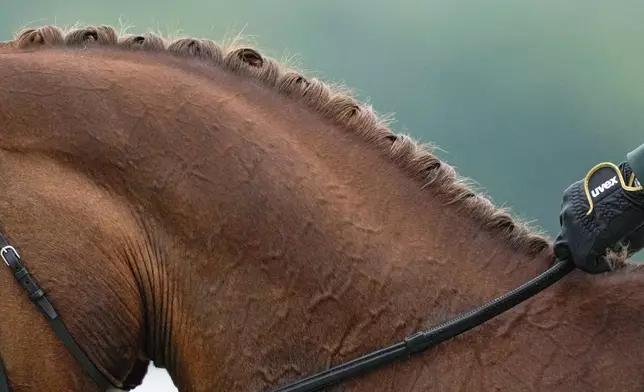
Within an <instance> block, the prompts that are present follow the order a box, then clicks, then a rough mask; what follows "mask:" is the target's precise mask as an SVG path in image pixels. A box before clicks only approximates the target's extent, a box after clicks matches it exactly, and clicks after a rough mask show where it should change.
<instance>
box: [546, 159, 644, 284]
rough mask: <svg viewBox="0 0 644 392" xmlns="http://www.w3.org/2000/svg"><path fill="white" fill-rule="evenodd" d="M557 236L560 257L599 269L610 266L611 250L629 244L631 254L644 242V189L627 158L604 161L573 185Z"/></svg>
mask: <svg viewBox="0 0 644 392" xmlns="http://www.w3.org/2000/svg"><path fill="white" fill-rule="evenodd" d="M559 223H560V224H561V233H560V234H559V236H558V237H557V238H556V240H555V244H554V252H555V256H557V258H558V259H571V260H572V262H573V263H574V264H575V265H576V266H577V267H578V268H579V269H581V270H583V271H586V272H588V273H592V274H596V273H601V272H606V271H609V270H610V269H611V265H610V263H609V261H608V260H607V258H606V253H607V251H608V250H609V249H612V250H614V251H619V250H620V248H621V246H622V245H626V246H628V254H629V255H631V254H633V253H635V252H638V251H639V250H641V249H642V248H643V247H644V226H643V224H644V190H643V189H642V186H641V185H640V183H639V181H638V180H637V179H636V178H635V175H634V173H633V171H632V170H631V168H630V166H629V164H628V163H626V162H624V163H622V164H620V165H619V166H616V165H614V164H612V163H602V164H599V165H597V166H595V167H594V168H592V169H591V170H590V171H589V172H588V174H587V175H586V178H585V179H584V180H579V181H577V182H575V183H573V184H572V185H571V186H569V187H568V188H567V189H566V190H565V192H564V196H563V203H562V208H561V214H560V216H559Z"/></svg>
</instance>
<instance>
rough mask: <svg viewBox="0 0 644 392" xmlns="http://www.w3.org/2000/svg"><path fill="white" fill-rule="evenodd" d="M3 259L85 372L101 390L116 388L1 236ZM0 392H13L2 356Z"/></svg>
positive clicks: (0, 249)
mask: <svg viewBox="0 0 644 392" xmlns="http://www.w3.org/2000/svg"><path fill="white" fill-rule="evenodd" d="M0 257H2V259H3V260H4V263H5V264H6V265H7V266H8V267H9V268H10V269H11V272H12V273H13V276H14V278H15V279H16V281H18V283H20V286H22V288H24V289H25V290H26V291H27V294H28V295H29V299H30V300H31V302H32V303H33V304H34V305H36V308H37V309H38V310H39V311H40V313H42V315H43V316H45V318H46V319H47V321H49V323H50V325H51V327H52V329H53V330H54V334H55V335H56V336H57V337H58V338H59V339H60V340H61V341H62V342H63V343H64V344H65V346H66V347H67V349H68V350H69V352H70V353H71V354H72V356H73V357H74V358H75V359H76V361H78V363H79V364H80V366H81V368H82V369H83V371H84V372H85V373H86V374H87V375H88V376H89V377H90V378H91V379H92V380H94V382H95V383H96V385H98V386H99V388H101V390H107V389H108V388H113V386H112V384H111V383H110V382H109V381H108V380H107V378H105V376H104V375H103V374H102V373H101V372H100V371H99V370H98V369H97V368H96V366H94V364H93V363H92V361H91V360H90V359H89V358H88V357H87V355H86V354H85V353H84V352H83V350H82V349H81V348H80V346H79V345H78V343H76V341H75V340H74V338H72V335H71V334H70V333H69V331H68V330H67V327H66V326H65V323H63V320H62V319H61V318H60V317H59V315H58V312H56V310H55V309H54V307H53V305H52V304H51V302H50V301H49V299H48V298H47V296H46V295H45V292H44V291H43V289H42V288H40V287H39V286H38V283H37V282H36V281H35V280H34V279H33V278H32V277H31V275H30V273H29V270H28V269H27V267H25V266H24V265H23V264H22V263H21V261H20V255H19V254H18V251H16V249H15V248H14V247H13V246H11V245H10V244H9V241H8V240H7V238H6V237H5V236H4V235H2V234H0ZM0 392H11V387H10V386H9V381H8V376H7V370H6V368H5V365H4V361H3V360H2V357H1V356H0Z"/></svg>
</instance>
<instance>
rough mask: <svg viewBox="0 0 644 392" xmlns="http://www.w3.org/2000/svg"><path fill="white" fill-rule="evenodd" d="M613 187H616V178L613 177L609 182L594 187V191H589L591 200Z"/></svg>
mask: <svg viewBox="0 0 644 392" xmlns="http://www.w3.org/2000/svg"><path fill="white" fill-rule="evenodd" d="M614 185H617V176H613V177H612V178H611V179H610V180H608V181H606V182H604V183H603V184H601V185H600V186H598V187H596V188H595V189H593V190H592V191H590V194H591V195H592V196H593V198H595V197H597V196H599V195H601V194H602V193H604V191H605V190H607V189H610V188H612V187H613V186H614Z"/></svg>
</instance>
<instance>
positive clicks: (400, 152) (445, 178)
mask: <svg viewBox="0 0 644 392" xmlns="http://www.w3.org/2000/svg"><path fill="white" fill-rule="evenodd" d="M95 43H97V44H102V45H114V46H120V47H123V48H128V49H138V50H148V51H164V50H167V51H168V52H170V53H171V54H173V55H176V56H185V57H191V58H198V59H201V60H204V61H207V62H208V63H210V64H212V65H213V66H223V67H225V68H227V69H229V70H231V71H235V72H243V73H245V74H248V75H249V76H252V77H255V78H257V79H259V80H261V81H262V82H263V83H265V85H266V86H268V87H271V88H275V89H276V90H277V91H279V92H280V93H282V94H284V95H287V96H289V97H291V98H293V99H297V100H302V101H303V102H306V103H307V104H308V105H309V106H310V107H311V108H312V109H314V110H316V111H317V112H319V113H321V114H323V115H325V116H327V117H328V118H330V119H331V120H333V121H335V122H336V123H337V124H338V125H341V126H343V127H346V128H347V130H349V131H352V132H356V133H358V134H359V135H361V136H362V137H364V138H365V140H366V141H368V142H369V143H371V144H373V145H374V146H376V147H378V148H381V149H383V150H384V151H385V152H386V153H387V154H388V155H389V156H390V157H391V159H392V161H394V162H395V163H396V164H397V165H399V166H400V167H402V168H404V169H405V170H406V171H407V172H408V173H409V174H410V175H411V176H412V177H414V178H416V179H418V180H419V181H421V183H422V186H423V187H424V188H426V189H428V190H429V191H430V192H436V193H438V194H440V195H441V196H442V197H444V201H445V203H447V204H452V203H454V204H457V205H458V206H459V207H462V208H464V209H465V211H466V212H467V213H471V214H472V217H473V218H474V219H476V220H477V221H479V222H480V223H481V224H482V226H483V228H485V229H489V230H492V231H493V232H498V233H501V234H502V235H503V236H505V238H506V239H507V241H508V243H509V244H511V245H512V246H514V247H515V248H516V249H521V248H523V249H527V250H528V251H529V252H533V253H534V254H537V253H539V252H541V251H542V250H544V249H546V248H548V246H549V242H548V239H547V238H545V237H544V236H542V235H540V234H538V233H535V232H534V228H530V227H528V226H527V225H526V224H524V223H522V222H519V221H517V220H516V219H514V218H513V217H512V216H511V215H510V214H509V213H508V212H507V211H505V210H503V209H498V208H496V207H495V206H494V205H493V204H492V203H491V202H490V201H489V200H488V199H486V198H485V197H484V196H483V195H481V194H478V193H476V192H475V190H473V189H471V187H470V186H469V185H470V184H469V183H468V181H467V180H466V179H463V178H460V177H459V176H458V174H457V173H456V171H455V170H454V169H453V167H451V166H450V165H448V164H446V163H444V162H441V161H440V160H439V159H438V157H437V156H436V155H434V154H433V153H432V150H431V148H428V146H427V145H420V144H418V143H416V142H415V141H414V140H412V139H411V138H410V137H409V136H407V135H401V134H395V133H394V132H393V131H392V130H391V129H389V128H388V127H387V122H386V121H385V118H384V117H381V116H379V115H378V114H377V113H376V112H375V111H374V110H373V108H372V107H370V106H368V105H366V104H364V103H360V102H357V101H356V100H355V99H354V98H353V97H351V96H350V95H349V94H347V93H345V92H344V89H343V88H342V87H341V86H330V85H329V84H327V83H325V82H323V81H321V80H318V79H309V78H307V77H306V76H304V75H303V74H301V73H300V72H298V71H295V70H292V69H287V68H285V67H283V66H282V65H281V64H279V63H277V62H276V61H275V60H273V59H271V58H268V57H265V56H262V55H261V54H260V53H259V52H258V51H257V50H255V49H253V48H249V47H236V46H231V47H227V48H226V47H221V46H220V45H218V44H217V43H216V42H214V41H212V40H210V39H204V38H177V39H174V40H168V39H166V38H164V37H162V36H160V35H158V34H154V33H151V32H148V33H146V34H142V35H132V34H122V35H119V34H118V33H117V31H116V29H114V28H112V27H109V26H96V27H93V26H89V27H80V28H79V27H73V28H69V29H67V30H63V29H62V28H60V27H57V26H44V27H40V28H31V29H26V30H24V31H22V32H21V33H19V34H18V36H17V38H16V45H17V47H18V48H27V47H33V46H34V45H52V46H57V45H62V44H65V45H68V46H79V45H88V44H95ZM334 87H335V88H334Z"/></svg>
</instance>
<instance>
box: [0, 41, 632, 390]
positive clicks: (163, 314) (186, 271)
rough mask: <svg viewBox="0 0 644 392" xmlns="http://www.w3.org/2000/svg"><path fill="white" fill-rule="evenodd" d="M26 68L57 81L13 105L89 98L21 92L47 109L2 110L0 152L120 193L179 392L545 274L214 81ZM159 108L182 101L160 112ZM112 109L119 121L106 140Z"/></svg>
mask: <svg viewBox="0 0 644 392" xmlns="http://www.w3.org/2000/svg"><path fill="white" fill-rule="evenodd" d="M25 56H27V55H25ZM29 56H32V57H35V58H36V59H38V56H41V57H40V60H39V61H29V60H28V59H23V60H18V59H17V58H16V60H15V61H16V62H17V63H18V64H16V65H15V67H14V68H15V69H16V70H22V69H28V68H30V67H33V68H36V69H37V70H38V68H39V67H41V68H44V69H46V68H47V67H51V66H53V65H52V64H55V67H56V70H57V72H55V73H53V72H32V73H29V75H28V77H27V76H26V75H27V74H26V73H25V74H21V73H20V72H22V71H15V72H14V73H13V74H12V78H10V79H8V80H10V81H11V82H12V83H16V85H17V86H20V89H21V90H20V91H23V90H28V89H32V90H33V91H34V92H40V91H43V90H44V91H54V90H56V89H59V88H60V86H67V85H70V83H69V80H72V78H73V80H74V81H75V83H76V84H74V85H75V86H76V85H78V86H80V87H82V86H83V83H87V84H88V86H89V87H92V88H85V89H83V88H78V89H76V90H74V89H70V90H68V91H66V95H65V100H62V99H59V97H58V96H57V95H51V94H50V95H43V94H33V95H35V96H39V99H41V100H42V102H41V106H42V107H47V108H49V109H50V111H48V112H43V113H41V115H40V116H34V115H33V112H32V111H30V109H32V108H33V105H32V103H31V101H30V100H31V99H33V98H32V95H27V94H25V95H24V96H22V95H18V96H16V97H12V99H11V100H10V101H8V103H9V104H10V105H9V106H10V107H9V106H8V108H7V112H10V113H12V115H13V117H12V118H29V119H30V121H31V123H30V124H29V126H23V125H22V123H20V122H15V123H11V124H10V126H9V127H8V128H7V130H6V131H5V135H4V136H5V139H4V140H5V143H6V145H7V148H9V149H11V148H15V149H19V150H20V151H23V152H25V153H29V152H30V151H34V150H35V151H37V152H39V153H41V152H43V151H45V154H46V155H47V156H52V157H53V158H54V159H57V160H58V159H60V160H62V161H63V162H64V165H65V166H66V167H70V168H71V169H73V170H75V171H77V172H78V173H83V175H85V176H87V177H89V178H90V179H91V181H90V182H91V184H101V186H103V187H105V188H107V189H109V190H110V193H111V194H118V195H120V196H121V197H119V203H124V204H125V205H124V206H122V207H124V208H125V209H127V211H128V212H130V213H131V214H133V215H134V216H135V218H136V219H135V224H134V225H133V226H135V227H136V228H137V230H139V231H141V233H140V234H141V235H140V237H141V238H142V240H141V242H142V243H144V244H145V245H144V246H142V248H141V249H130V247H131V246H134V245H132V244H136V243H138V242H128V244H130V245H128V255H132V256H133V257H132V260H129V262H131V263H133V264H134V266H129V265H128V266H127V268H125V269H124V270H126V271H132V272H133V273H134V277H133V279H135V281H136V282H137V284H136V285H133V287H137V288H139V289H140V290H141V291H142V293H141V296H142V298H143V301H142V303H143V309H142V311H143V312H144V315H143V317H142V318H143V319H144V320H145V323H144V324H145V328H146V330H145V331H144V332H143V335H144V336H145V338H146V339H147V342H146V345H145V351H146V355H147V356H149V357H150V358H152V359H153V360H154V361H155V363H156V364H157V365H160V366H165V367H167V368H168V370H169V372H170V373H171V375H172V376H173V378H174V379H175V381H176V383H177V384H178V385H179V387H186V388H187V389H189V390H195V391H196V390H213V389H220V390H236V389H246V390H248V389H251V390H254V389H258V390H261V389H265V388H268V387H269V386H275V385H277V384H280V383H282V382H285V381H286V380H291V379H293V378H296V377H298V376H302V375H304V374H309V373H311V372H314V371H317V370H322V369H324V368H326V367H327V366H329V365H331V364H335V363H339V362H342V361H345V360H349V359H352V358H355V357H357V356H359V355H361V354H364V353H366V352H368V351H370V350H373V349H376V348H379V347H383V346H385V345H389V344H392V343H395V342H398V341H400V340H401V339H402V338H404V337H405V336H407V335H409V334H411V333H413V332H415V331H417V330H419V329H423V328H425V327H428V326H429V324H432V323H434V322H437V321H440V320H443V319H445V318H446V317H449V316H453V315H456V314H460V313H462V312H464V311H467V310H469V309H471V308H472V307H474V306H477V305H480V304H481V303H483V302H485V301H487V300H489V299H491V298H493V297H495V296H497V295H499V294H502V293H504V292H506V291H507V290H509V289H511V288H513V287H516V286H517V285H519V284H521V283H523V282H525V281H526V280H528V279H530V278H532V277H533V276H535V275H536V274H537V273H539V272H541V271H543V270H545V269H546V268H547V266H548V265H549V264H550V263H551V261H552V258H551V253H550V252H549V251H548V250H546V251H544V252H542V253H540V254H531V253H529V252H527V251H526V250H525V249H523V248H517V247H515V246H513V245H512V244H511V243H510V241H508V240H507V237H504V236H503V235H502V230H491V229H489V228H483V226H484V225H483V224H482V223H481V220H480V219H476V218H477V217H476V216H472V214H471V213H470V212H468V209H461V207H462V206H463V203H455V204H451V205H447V206H446V205H445V203H444V199H443V198H441V197H440V192H439V191H438V190H439V189H438V188H432V186H431V185H430V186H428V187H427V189H422V187H421V184H420V183H419V182H418V181H417V180H415V179H413V178H412V177H411V176H409V175H407V174H406V173H405V172H404V171H403V170H401V169H400V167H398V166H396V165H394V164H392V161H391V160H390V159H389V158H388V157H386V156H383V154H382V152H381V151H379V150H378V149H376V148H373V146H369V145H367V143H365V142H364V141H363V140H362V139H361V138H360V137H358V136H357V135H354V134H348V133H347V132H346V131H345V130H343V129H340V128H339V127H337V126H335V125H331V124H329V123H327V122H324V121H322V120H321V118H320V116H319V115H316V114H314V113H311V111H309V110H305V109H304V108H303V107H302V106H299V105H298V104H297V103H296V102H293V101H289V100H285V99H282V98H280V97H276V96H275V94H274V93H272V92H267V91H266V90H263V89H258V88H257V87H256V86H254V85H252V84H243V85H242V83H240V82H239V81H238V80H237V79H235V78H233V77H231V76H230V75H226V74H222V73H215V74H214V75H212V74H209V75H208V78H204V77H199V76H198V75H197V76H195V75H193V74H187V73H186V72H183V71H182V70H181V69H178V68H177V67H175V68H173V67H167V66H164V65H163V64H160V63H159V62H155V61H156V60H155V61H151V60H149V59H144V58H138V57H137V58H136V61H135V62H127V61H110V57H109V56H106V58H101V59H100V60H98V61H97V58H96V57H95V58H92V57H91V56H84V57H82V58H74V61H60V62H56V61H54V59H55V57H53V56H50V57H49V58H48V59H49V61H43V60H42V56H45V55H43V54H31V55H29ZM56 56H60V58H65V57H67V60H69V57H70V56H73V54H69V53H66V54H65V53H58V54H57V55H56ZM95 56H98V54H95ZM113 56H116V55H113ZM123 56H124V57H125V55H123ZM127 56H132V57H133V56H135V55H133V54H129V55H127ZM116 57H118V56H116ZM5 64H9V65H11V64H10V63H9V60H5ZM78 64H82V65H83V67H81V68H82V69H83V70H85V69H86V70H91V71H87V72H85V73H83V72H81V71H79V69H77V68H76V66H77V65H78ZM193 71H194V73H195V74H198V72H201V71H200V70H193ZM213 72H215V71H213ZM131 73H135V74H136V75H137V77H136V78H131V79H129V80H128V81H127V86H128V89H129V91H136V92H137V93H136V94H131V95H119V96H118V99H117V98H116V97H112V98H113V99H112V100H110V102H111V103H112V106H111V107H112V108H113V109H114V111H113V112H110V113H107V112H106V111H96V112H94V113H93V116H85V115H81V113H80V112H78V110H82V109H81V108H83V107H84V105H83V104H84V103H85V102H87V101H97V102H103V101H104V100H105V99H106V96H107V95H108V94H111V92H110V91H111V89H107V88H106V89H102V90H101V89H97V88H96V86H101V85H104V86H123V85H124V83H125V82H124V81H123V80H122V76H120V75H128V74H131ZM42 75H46V77H44V76H42ZM159 75H163V77H162V79H163V80H164V81H166V82H167V84H166V85H160V84H159V83H158V80H160V78H161V77H160V76H159ZM207 80H214V81H215V83H207V82H206V81H207ZM87 81H91V83H88V82H87ZM150 86H154V88H151V87H150ZM168 86H169V87H168ZM92 94H93V95H92ZM176 96H190V102H189V103H185V102H183V101H182V104H181V105H180V106H179V109H176V110H166V108H171V107H173V105H174V104H175V103H174V101H173V99H174V97H176ZM21 100H22V101H21ZM141 101H144V102H148V103H149V104H148V105H147V106H143V105H141ZM213 103H217V104H213ZM153 108H156V109H158V108H163V110H152V109H153ZM75 110H76V111H75ZM106 113H107V114H108V116H105V114H106ZM112 113H125V114H127V116H130V117H127V116H126V115H124V116H123V117H122V118H119V121H122V123H118V124H117V125H118V126H117V127H115V125H114V121H115V120H114V119H113V118H112ZM281 113H290V115H289V116H287V115H280V114H281ZM293 114H295V115H293ZM48 116H50V117H52V118H54V119H53V120H52V119H51V118H49V117H48ZM102 116H105V118H102ZM128 121H129V122H128ZM51 123H56V124H61V123H63V124H67V123H68V124H69V126H68V127H57V128H54V129H51V126H50V124H51ZM213 124H216V126H215V125H213ZM115 128H116V129H118V132H115ZM42 129H48V130H49V132H41V130H42ZM69 129H75V130H76V132H74V133H72V132H69ZM150 135H153V136H152V137H151V136H150ZM25 140H27V141H25ZM132 143H136V145H137V149H136V151H137V153H136V155H133V154H131V153H129V151H131V145H132ZM12 144H13V145H14V146H18V147H12ZM78 146H83V147H84V148H80V149H79V148H78ZM168 151H171V152H172V153H171V154H169V153H168ZM70 157H71V158H73V159H69V158H70ZM434 186H435V187H440V186H441V185H440V183H437V184H435V185H434ZM433 191H435V192H433ZM123 200H126V201H125V202H123ZM122 247H123V241H120V242H119V243H118V248H119V251H121V253H122V250H121V248H122ZM141 255H143V256H141ZM139 256H141V257H139ZM579 295H580V296H579V297H577V298H581V294H579ZM542 298H543V299H542ZM545 298H548V297H546V296H540V297H538V298H536V299H535V301H545ZM574 300H575V298H572V299H567V300H566V301H570V302H569V303H568V305H566V303H564V304H563V305H558V304H555V305H552V306H556V307H557V309H563V308H565V306H573V308H574V304H575V302H574ZM555 302H556V301H555ZM564 302H565V301H564ZM532 303H533V304H534V302H532ZM533 306H534V305H533ZM519 309H522V308H519ZM550 309H552V308H550ZM517 311H520V310H517ZM513 314H514V313H512V312H509V313H508V314H507V315H503V316H502V317H500V318H499V320H500V321H499V322H508V320H510V321H511V317H513ZM554 314H557V313H556V312H554ZM577 314H581V315H583V314H585V313H584V312H583V311H579V312H577ZM640 324H644V323H640ZM489 325H490V326H493V325H494V323H490V324H489ZM521 325H525V324H523V323H521ZM487 328H492V327H487ZM520 335H521V336H528V335H529V334H527V332H526V334H520ZM469 336H477V335H475V334H472V335H469ZM470 339H472V338H470ZM473 339H476V338H473ZM463 341H464V340H461V342H463ZM465 341H466V342H468V343H471V341H468V340H465ZM458 342H459V340H455V341H454V342H450V345H451V346H450V347H454V346H453V345H454V344H459V343H458ZM479 343H480V342H479ZM460 347H461V348H462V347H463V346H460ZM626 348H627V347H625V349H626ZM457 351H458V350H457ZM439 352H440V351H439ZM524 358H525V357H524ZM440 361H443V359H440ZM449 363H452V364H453V363H457V361H456V362H455V360H454V358H451V359H449V358H447V359H445V362H441V364H449ZM415 364H416V365H414V366H419V365H418V362H415ZM439 368H440V367H439ZM415 369H418V368H415ZM390 371H391V370H389V372H390ZM383 374H391V373H388V372H384V373H383ZM374 389H375V388H374Z"/></svg>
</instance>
